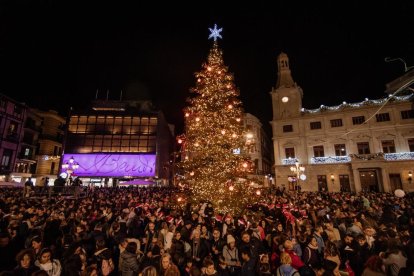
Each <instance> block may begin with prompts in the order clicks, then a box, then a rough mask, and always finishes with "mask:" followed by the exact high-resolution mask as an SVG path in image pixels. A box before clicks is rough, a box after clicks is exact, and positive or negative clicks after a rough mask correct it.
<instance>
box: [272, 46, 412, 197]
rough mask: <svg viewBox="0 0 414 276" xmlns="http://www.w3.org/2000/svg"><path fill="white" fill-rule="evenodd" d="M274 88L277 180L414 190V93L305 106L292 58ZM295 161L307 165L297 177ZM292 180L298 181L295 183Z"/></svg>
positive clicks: (305, 186)
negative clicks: (413, 174) (296, 79)
mask: <svg viewBox="0 0 414 276" xmlns="http://www.w3.org/2000/svg"><path fill="white" fill-rule="evenodd" d="M277 65H278V76H277V85H276V87H275V88H273V89H272V91H271V97H272V106H273V120H272V122H271V124H272V129H273V145H274V156H275V175H276V176H275V180H276V185H277V186H286V187H289V189H294V187H295V186H298V185H299V186H300V187H301V188H302V190H310V191H318V190H319V191H322V190H327V191H331V192H339V191H356V192H359V191H383V192H393V191H394V190H396V189H404V190H405V191H414V183H413V179H412V173H413V172H414V111H413V99H414V96H413V93H412V92H410V91H402V92H401V93H399V94H397V95H395V96H392V97H391V96H390V97H384V98H382V99H378V100H369V99H365V100H364V101H362V102H359V103H346V102H343V103H342V104H340V105H338V106H323V105H322V106H321V107H320V108H318V109H313V110H310V109H305V108H304V107H303V106H302V97H303V91H302V89H301V88H300V87H299V86H298V85H297V84H296V83H295V82H294V81H293V78H292V75H291V71H290V67H289V59H288V57H287V55H286V54H284V53H281V54H280V55H279V56H278V59H277ZM295 163H299V164H300V166H302V167H304V171H302V173H301V174H303V175H304V176H302V177H300V178H298V176H299V174H297V173H295V170H294V168H295ZM292 182H294V183H292Z"/></svg>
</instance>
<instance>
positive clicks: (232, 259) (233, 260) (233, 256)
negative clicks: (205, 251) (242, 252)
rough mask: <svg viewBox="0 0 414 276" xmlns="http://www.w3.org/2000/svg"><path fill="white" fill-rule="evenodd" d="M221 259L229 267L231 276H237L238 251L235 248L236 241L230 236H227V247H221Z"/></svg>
mask: <svg viewBox="0 0 414 276" xmlns="http://www.w3.org/2000/svg"><path fill="white" fill-rule="evenodd" d="M223 257H224V259H225V261H226V264H227V265H228V267H229V271H230V274H231V275H238V273H239V272H240V267H241V263H240V259H239V250H238V249H237V247H236V240H235V239H234V237H233V236H232V235H227V245H225V246H224V247H223Z"/></svg>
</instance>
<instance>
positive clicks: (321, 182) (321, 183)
mask: <svg viewBox="0 0 414 276" xmlns="http://www.w3.org/2000/svg"><path fill="white" fill-rule="evenodd" d="M317 179H318V191H319V192H327V191H328V183H327V181H326V175H318V176H317Z"/></svg>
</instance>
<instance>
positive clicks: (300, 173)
mask: <svg viewBox="0 0 414 276" xmlns="http://www.w3.org/2000/svg"><path fill="white" fill-rule="evenodd" d="M290 171H291V172H292V173H294V174H295V177H293V178H292V177H290V178H289V181H290V182H295V187H294V189H295V190H298V189H300V185H299V180H302V181H305V180H306V175H305V167H304V166H302V165H300V164H299V162H298V161H296V162H295V166H291V167H290Z"/></svg>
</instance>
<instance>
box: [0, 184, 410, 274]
mask: <svg viewBox="0 0 414 276" xmlns="http://www.w3.org/2000/svg"><path fill="white" fill-rule="evenodd" d="M22 190H23V187H22V188H2V193H0V256H2V258H1V260H0V261H1V270H5V271H11V270H12V269H13V267H15V266H16V265H19V266H20V267H19V266H17V267H16V268H18V267H19V269H21V270H22V271H23V273H26V272H27V271H28V268H29V267H32V268H31V269H34V270H35V269H37V268H36V266H34V265H33V261H34V260H36V265H37V264H39V266H40V262H41V259H39V258H40V256H39V255H40V253H41V252H42V250H47V249H43V248H44V247H47V248H48V249H50V251H51V253H52V254H50V255H51V256H50V262H51V263H52V267H53V262H54V261H55V260H59V261H60V263H61V265H62V273H61V275H69V276H72V275H77V276H79V275H93V274H99V275H111V276H112V275H120V274H121V273H122V270H123V268H124V267H125V263H128V262H124V261H123V260H121V256H122V255H124V256H125V255H130V254H127V252H128V251H126V248H127V246H128V244H129V243H130V242H134V243H135V244H136V248H137V250H136V251H135V253H132V252H129V253H132V255H133V254H136V255H135V257H134V258H135V259H136V264H139V268H138V271H136V270H132V274H133V275H134V274H137V273H139V272H140V271H141V272H143V271H145V269H146V268H147V267H155V268H156V270H157V272H158V273H159V274H160V275H166V274H167V273H168V274H174V273H175V274H177V273H180V272H181V275H201V268H202V267H205V270H204V272H206V271H207V270H206V269H207V267H206V266H204V265H205V264H206V261H205V260H212V261H213V263H214V266H213V267H214V271H216V273H217V274H218V275H227V273H228V274H230V275H241V274H242V273H244V274H249V273H251V272H250V271H253V272H252V273H254V274H256V275H257V274H259V273H261V274H264V275H265V274H267V273H268V265H267V258H269V261H268V263H269V265H270V271H271V272H272V273H273V274H277V271H278V269H279V268H280V267H281V266H283V265H285V264H284V263H282V255H289V257H290V266H291V267H293V268H295V269H296V270H298V271H299V273H300V274H301V275H312V273H314V272H313V270H315V271H316V272H321V273H325V275H338V272H339V273H341V274H344V273H348V275H350V276H353V275H356V276H359V275H361V274H362V273H372V271H374V272H378V273H380V271H379V270H378V267H379V266H380V265H379V263H380V262H379V261H378V257H379V258H380V259H381V261H382V266H383V267H384V269H385V270H383V272H384V273H386V274H388V275H398V274H400V275H402V276H405V275H411V272H412V271H413V265H412V262H410V260H411V259H412V256H413V255H414V253H412V251H413V250H412V248H413V247H414V245H413V244H414V243H413V240H414V237H413V234H414V231H413V230H414V219H413V218H414V208H413V203H414V197H412V196H411V195H410V194H407V195H406V196H405V197H403V198H398V197H396V196H394V195H393V194H391V193H375V192H363V193H349V192H342V193H328V192H320V193H314V192H301V193H297V192H290V191H284V192H283V193H279V194H276V193H275V192H274V190H273V191H272V190H269V192H263V193H262V195H261V196H260V201H258V202H256V203H254V202H253V203H252V204H249V205H248V206H246V208H245V209H244V211H243V213H242V214H238V215H239V216H236V217H235V216H234V214H231V213H220V211H219V210H216V209H215V208H212V209H209V210H207V208H208V205H209V204H210V203H208V204H206V203H205V202H191V203H190V202H186V203H185V204H184V205H183V206H181V205H179V204H177V202H176V194H177V193H178V192H179V193H181V194H182V193H187V192H188V191H185V189H184V190H178V188H174V187H148V188H146V187H114V188H105V187H101V188H96V189H94V190H89V191H88V193H87V194H85V195H82V196H81V197H78V198H74V197H65V196H62V195H56V196H55V197H51V198H48V197H47V196H43V197H42V196H41V195H40V196H39V197H28V198H26V197H24V196H22V194H23V192H22ZM364 198H366V199H364ZM366 200H368V201H369V206H368V205H367V204H365V205H364V201H366ZM364 206H365V207H364ZM212 207H214V206H212ZM397 207H398V208H397ZM206 212H207V213H208V215H207V213H206ZM328 214H329V217H328V216H327V215H328ZM261 229H262V230H263V231H264V236H265V237H266V238H265V239H263V232H262V230H261ZM220 230H221V231H220ZM223 230H225V233H223ZM181 233H182V234H184V235H185V236H186V238H185V239H184V240H183V238H182V237H181ZM197 233H199V234H197ZM210 233H211V234H210ZM338 233H339V236H338ZM36 236H37V237H36ZM211 236H212V237H211ZM173 237H174V238H173ZM295 239H296V240H297V241H298V242H297V243H295ZM322 242H323V244H322ZM225 243H226V244H225ZM25 248H30V249H31V251H30V252H31V253H29V254H31V255H34V252H33V251H34V250H35V251H36V254H37V257H33V258H30V256H29V257H25V260H26V261H27V260H31V262H30V261H29V264H30V263H31V265H29V266H28V265H27V264H26V263H20V259H19V262H18V263H15V262H14V261H13V260H10V258H16V257H17V255H18V252H20V251H21V250H24V249H25ZM300 249H302V256H301V254H300V252H301V251H300ZM319 249H321V254H319V252H318V250H319ZM2 251H6V252H5V253H4V252H2ZM144 251H146V252H145V254H144ZM166 251H167V252H168V253H170V254H171V255H169V257H168V258H164V266H163V264H162V259H163V258H162V256H165V255H164V253H165V252H166ZM242 252H245V253H243V254H242ZM246 252H248V253H246ZM316 252H318V253H316ZM193 253H195V255H194V256H193ZM249 254H250V255H249ZM268 254H269V255H268ZM266 255H267V257H266ZM371 256H373V257H376V261H375V262H374V261H373V262H372V263H371V262H368V260H371V258H370V257H371ZM47 257H48V256H47V254H46V255H45V256H44V259H47ZM242 257H243V258H242ZM131 259H132V258H131ZM128 260H129V259H128ZM311 260H313V261H311ZM315 260H317V261H315ZM50 262H49V261H46V260H45V261H44V264H43V265H44V266H45V269H46V270H49V269H48V268H50ZM362 262H367V263H368V264H369V265H367V266H365V267H364V266H363V265H362ZM241 263H242V264H243V265H241ZM304 263H305V264H304ZM322 263H325V265H324V266H322ZM168 264H171V267H172V268H171V269H167V268H168V267H170V265H168ZM310 266H311V267H312V268H310ZM23 267H25V268H23ZM163 267H165V269H164V268H163ZM175 268H177V269H175ZM250 268H253V270H250ZM39 271H40V270H39ZM178 271H180V272H178ZM211 271H213V270H211ZM285 272H286V271H285ZM293 272H294V271H293ZM11 273H13V272H11ZM39 273H48V272H47V271H42V272H39ZM280 273H281V272H280V271H279V274H280Z"/></svg>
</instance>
